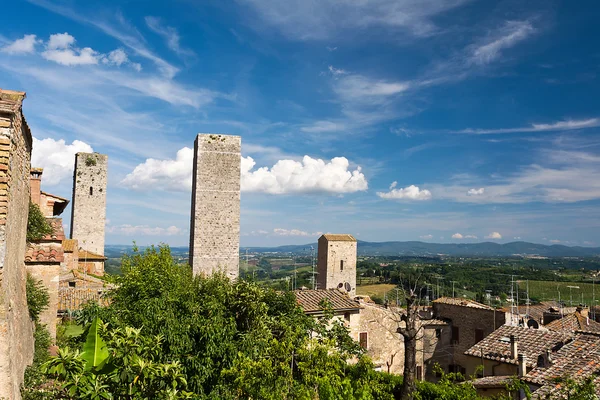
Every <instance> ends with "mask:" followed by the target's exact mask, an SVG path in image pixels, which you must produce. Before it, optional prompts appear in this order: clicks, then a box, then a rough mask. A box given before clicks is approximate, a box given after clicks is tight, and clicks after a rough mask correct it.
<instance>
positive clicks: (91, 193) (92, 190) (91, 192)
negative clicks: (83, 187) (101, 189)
mask: <svg viewBox="0 0 600 400" xmlns="http://www.w3.org/2000/svg"><path fill="white" fill-rule="evenodd" d="M93 194H94V188H93V187H91V186H90V196H92V195H93Z"/></svg>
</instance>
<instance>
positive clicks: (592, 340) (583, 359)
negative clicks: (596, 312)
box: [523, 334, 600, 399]
mask: <svg viewBox="0 0 600 400" xmlns="http://www.w3.org/2000/svg"><path fill="white" fill-rule="evenodd" d="M551 359H552V362H551V365H550V366H549V367H547V368H542V367H536V368H534V369H532V370H531V371H529V373H528V374H527V375H525V376H524V377H523V380H524V381H525V382H528V383H533V384H535V385H541V388H540V389H538V390H536V391H535V392H534V394H533V398H539V399H541V398H552V399H555V398H561V396H560V395H559V394H558V393H557V392H558V391H559V388H560V384H558V383H556V382H554V381H553V380H554V379H556V378H563V377H568V378H570V379H573V380H575V381H581V380H583V379H585V378H588V377H589V376H591V375H595V374H597V373H598V372H600V337H599V336H598V335H590V334H579V335H576V336H575V338H574V339H573V341H571V342H570V343H567V344H566V345H564V346H563V347H562V348H561V349H560V350H558V351H557V352H556V353H554V354H552V355H551ZM594 382H595V383H596V393H597V394H598V393H599V392H600V387H599V386H598V383H600V378H596V380H595V381H594ZM547 396H549V397H547Z"/></svg>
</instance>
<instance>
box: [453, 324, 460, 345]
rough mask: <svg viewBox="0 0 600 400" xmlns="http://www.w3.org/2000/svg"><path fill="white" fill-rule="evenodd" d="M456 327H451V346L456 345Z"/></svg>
mask: <svg viewBox="0 0 600 400" xmlns="http://www.w3.org/2000/svg"><path fill="white" fill-rule="evenodd" d="M458 333H459V330H458V326H453V327H452V344H458V339H459V338H458Z"/></svg>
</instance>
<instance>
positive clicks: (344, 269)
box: [317, 236, 357, 296]
mask: <svg viewBox="0 0 600 400" xmlns="http://www.w3.org/2000/svg"><path fill="white" fill-rule="evenodd" d="M356 251H357V246H356V241H347V240H346V241H336V240H327V239H326V238H325V236H322V237H321V238H320V239H319V250H318V258H317V271H318V277H317V282H318V287H317V288H318V289H336V288H337V289H346V288H344V285H345V283H346V282H347V283H348V284H349V285H350V290H349V291H348V292H349V294H350V295H351V296H352V295H354V294H355V293H356ZM340 285H342V286H341V287H340Z"/></svg>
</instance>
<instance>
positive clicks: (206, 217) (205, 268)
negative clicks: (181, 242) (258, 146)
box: [190, 134, 242, 279]
mask: <svg viewBox="0 0 600 400" xmlns="http://www.w3.org/2000/svg"><path fill="white" fill-rule="evenodd" d="M241 147H242V138H241V137H239V136H230V135H218V134H199V135H198V136H197V137H196V141H195V142H194V169H193V171H192V212H191V217H190V219H191V222H190V265H191V266H192V268H193V271H194V274H203V275H210V274H212V273H213V272H215V271H222V272H224V273H225V274H226V275H227V276H228V277H229V278H231V279H235V278H237V276H238V274H239V267H240V261H239V252H240V168H241Z"/></svg>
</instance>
